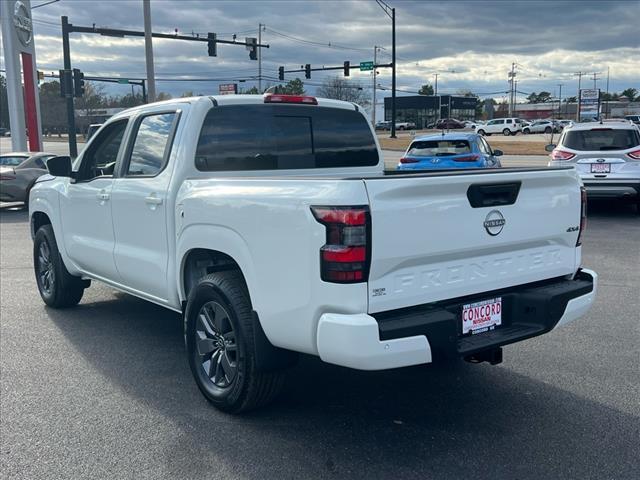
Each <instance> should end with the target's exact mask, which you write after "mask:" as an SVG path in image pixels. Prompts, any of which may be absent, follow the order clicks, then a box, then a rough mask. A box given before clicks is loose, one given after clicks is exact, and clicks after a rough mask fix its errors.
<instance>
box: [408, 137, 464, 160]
mask: <svg viewBox="0 0 640 480" xmlns="http://www.w3.org/2000/svg"><path fill="white" fill-rule="evenodd" d="M469 152H471V146H470V145H469V142H468V141H467V140H428V141H416V142H413V143H412V144H411V147H409V151H408V152H407V155H411V156H416V157H420V156H425V157H446V156H448V155H458V154H461V153H469Z"/></svg>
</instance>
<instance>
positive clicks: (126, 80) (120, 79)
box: [118, 78, 129, 85]
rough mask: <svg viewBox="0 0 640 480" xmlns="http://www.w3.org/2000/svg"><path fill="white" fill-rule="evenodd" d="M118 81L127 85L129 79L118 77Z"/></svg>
mask: <svg viewBox="0 0 640 480" xmlns="http://www.w3.org/2000/svg"><path fill="white" fill-rule="evenodd" d="M118 83H124V84H125V85H129V79H128V78H119V79H118Z"/></svg>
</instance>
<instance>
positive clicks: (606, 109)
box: [604, 67, 609, 118]
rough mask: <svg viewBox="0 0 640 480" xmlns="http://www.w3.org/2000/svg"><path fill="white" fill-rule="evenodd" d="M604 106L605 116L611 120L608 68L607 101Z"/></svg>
mask: <svg viewBox="0 0 640 480" xmlns="http://www.w3.org/2000/svg"><path fill="white" fill-rule="evenodd" d="M604 105H605V107H604V116H605V118H609V67H607V101H606V102H605V104H604Z"/></svg>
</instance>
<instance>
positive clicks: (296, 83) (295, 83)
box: [282, 78, 305, 95]
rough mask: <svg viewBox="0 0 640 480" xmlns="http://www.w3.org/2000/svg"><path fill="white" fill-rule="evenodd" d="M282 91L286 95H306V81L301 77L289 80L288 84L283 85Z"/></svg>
mask: <svg viewBox="0 0 640 480" xmlns="http://www.w3.org/2000/svg"><path fill="white" fill-rule="evenodd" d="M282 93H283V94H285V95H304V94H305V91H304V83H302V80H300V79H299V78H295V79H293V80H289V81H288V82H287V84H286V85H285V86H284V87H282Z"/></svg>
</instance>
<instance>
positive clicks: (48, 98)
mask: <svg viewBox="0 0 640 480" xmlns="http://www.w3.org/2000/svg"><path fill="white" fill-rule="evenodd" d="M39 88H40V116H41V121H42V130H43V131H44V132H45V133H62V132H63V131H66V130H67V110H66V103H65V100H64V98H62V97H61V96H60V82H58V81H57V80H54V81H52V82H45V83H43V84H42V85H40V87H39Z"/></svg>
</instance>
